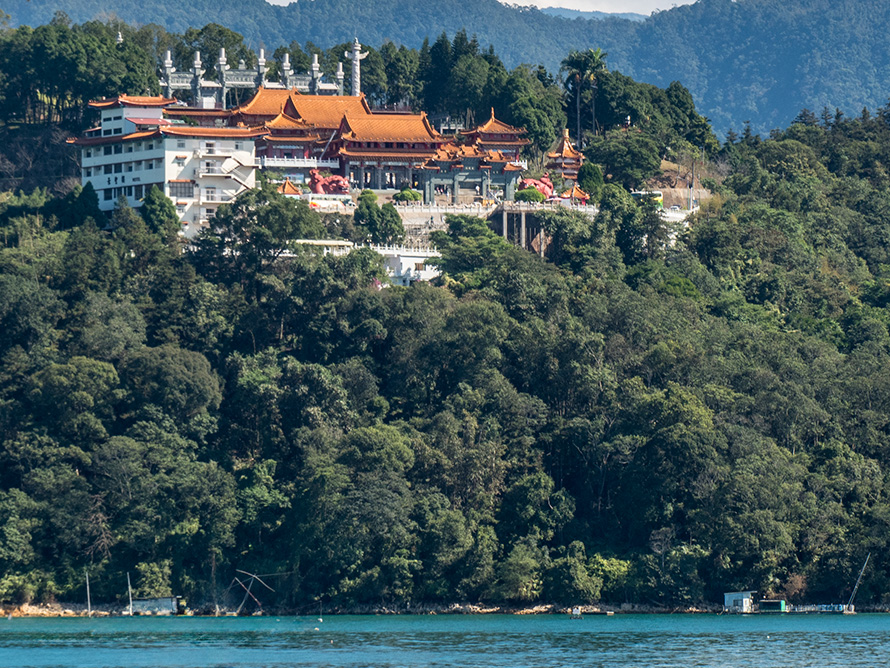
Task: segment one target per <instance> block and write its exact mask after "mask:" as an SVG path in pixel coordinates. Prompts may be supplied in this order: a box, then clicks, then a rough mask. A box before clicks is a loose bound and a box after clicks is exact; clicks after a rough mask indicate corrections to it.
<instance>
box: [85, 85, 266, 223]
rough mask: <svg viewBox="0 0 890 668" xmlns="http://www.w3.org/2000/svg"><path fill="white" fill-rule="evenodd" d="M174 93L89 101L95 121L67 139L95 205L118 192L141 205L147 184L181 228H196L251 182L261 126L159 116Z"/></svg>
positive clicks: (109, 201)
mask: <svg viewBox="0 0 890 668" xmlns="http://www.w3.org/2000/svg"><path fill="white" fill-rule="evenodd" d="M175 103H176V101H175V100H173V99H170V98H164V97H137V96H129V95H120V96H118V97H115V98H111V99H106V100H100V101H98V102H91V103H90V106H91V107H93V108H94V109H98V110H99V111H100V112H101V122H100V124H99V126H97V127H95V128H92V129H90V130H88V131H87V132H86V133H85V134H84V136H83V137H81V138H79V139H76V140H73V143H74V144H76V145H77V146H79V147H80V150H81V169H82V170H83V171H82V179H81V182H82V183H83V184H84V185H86V184H87V183H91V184H92V186H93V188H94V189H95V191H96V193H97V195H98V196H99V207H100V208H101V209H102V210H103V211H112V210H113V209H114V207H115V204H116V203H117V200H118V199H119V198H120V197H121V196H122V195H123V196H125V197H126V198H127V202H128V203H129V204H130V206H132V207H139V206H141V204H142V199H143V198H144V197H145V195H146V194H147V193H148V191H149V190H150V189H151V187H152V186H157V187H158V188H160V189H161V190H162V191H163V192H164V194H165V195H167V197H169V198H170V199H171V200H172V201H173V203H174V204H175V205H176V212H177V214H178V215H179V218H180V220H181V221H182V224H183V233H184V234H185V235H186V236H189V237H191V236H194V235H195V234H197V233H198V232H199V231H200V230H201V228H202V227H206V226H207V225H208V223H209V221H210V220H211V219H212V218H213V217H214V216H215V215H216V209H217V207H218V206H219V205H220V204H221V203H223V202H229V201H231V200H232V199H234V198H235V197H236V196H237V195H238V194H239V193H241V192H243V191H245V190H248V189H250V188H253V187H254V186H255V185H256V168H257V165H256V148H255V147H256V142H255V140H256V139H257V137H261V136H263V135H266V134H267V133H268V131H267V130H266V129H265V128H263V127H257V128H247V127H221V128H215V127H195V126H190V125H187V124H185V123H182V122H178V123H177V122H174V121H170V120H168V119H165V118H164V115H163V110H164V109H165V108H166V107H169V106H170V105H173V104H175Z"/></svg>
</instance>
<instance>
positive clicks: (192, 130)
mask: <svg viewBox="0 0 890 668" xmlns="http://www.w3.org/2000/svg"><path fill="white" fill-rule="evenodd" d="M161 132H163V133H164V134H165V135H173V136H176V137H219V138H220V139H227V138H236V139H238V138H251V137H262V136H263V135H265V134H268V132H269V131H268V130H266V129H265V128H263V127H255V128H201V127H191V126H188V125H175V126H172V127H164V128H161Z"/></svg>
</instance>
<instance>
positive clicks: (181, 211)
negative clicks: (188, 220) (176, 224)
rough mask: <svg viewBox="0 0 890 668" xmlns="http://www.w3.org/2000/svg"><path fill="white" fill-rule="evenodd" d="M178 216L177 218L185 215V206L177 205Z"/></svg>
mask: <svg viewBox="0 0 890 668" xmlns="http://www.w3.org/2000/svg"><path fill="white" fill-rule="evenodd" d="M176 215H177V216H184V215H185V204H177V205H176Z"/></svg>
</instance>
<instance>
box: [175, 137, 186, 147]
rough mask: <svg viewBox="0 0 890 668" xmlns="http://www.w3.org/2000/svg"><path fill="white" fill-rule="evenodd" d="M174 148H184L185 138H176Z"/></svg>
mask: <svg viewBox="0 0 890 668" xmlns="http://www.w3.org/2000/svg"><path fill="white" fill-rule="evenodd" d="M176 148H185V139H177V140H176Z"/></svg>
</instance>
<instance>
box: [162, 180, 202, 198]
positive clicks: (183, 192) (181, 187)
mask: <svg viewBox="0 0 890 668" xmlns="http://www.w3.org/2000/svg"><path fill="white" fill-rule="evenodd" d="M167 186H168V188H169V190H170V195H169V196H170V197H194V195H195V186H194V184H193V183H192V182H191V181H186V182H183V181H170V182H168V184H167Z"/></svg>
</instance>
